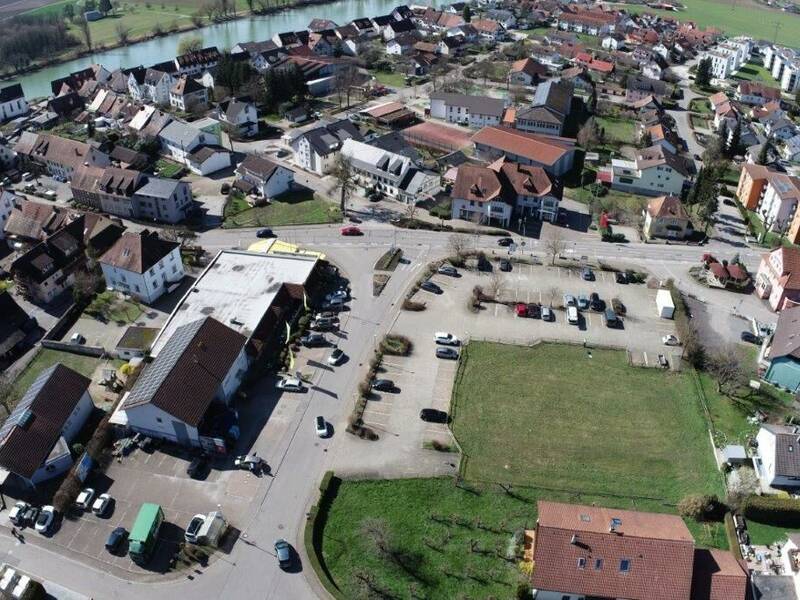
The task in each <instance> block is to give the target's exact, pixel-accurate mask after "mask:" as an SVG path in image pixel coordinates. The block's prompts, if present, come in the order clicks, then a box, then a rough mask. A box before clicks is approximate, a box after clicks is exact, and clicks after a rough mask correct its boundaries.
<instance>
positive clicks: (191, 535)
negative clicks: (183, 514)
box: [183, 515, 206, 544]
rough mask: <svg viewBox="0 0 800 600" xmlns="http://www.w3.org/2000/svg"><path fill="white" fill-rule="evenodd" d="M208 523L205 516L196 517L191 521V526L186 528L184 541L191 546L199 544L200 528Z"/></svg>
mask: <svg viewBox="0 0 800 600" xmlns="http://www.w3.org/2000/svg"><path fill="white" fill-rule="evenodd" d="M205 522H206V517H205V515H195V516H193V517H192V520H191V521H189V525H188V526H187V527H186V531H184V532H183V539H185V540H186V541H187V542H189V543H190V544H196V543H197V534H198V533H199V532H200V528H201V527H202V526H203V524H204V523H205Z"/></svg>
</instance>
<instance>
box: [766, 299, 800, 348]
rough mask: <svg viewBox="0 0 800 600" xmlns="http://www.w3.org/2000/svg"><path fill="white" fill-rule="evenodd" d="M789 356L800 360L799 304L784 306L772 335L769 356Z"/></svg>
mask: <svg viewBox="0 0 800 600" xmlns="http://www.w3.org/2000/svg"><path fill="white" fill-rule="evenodd" d="M782 356H791V357H792V358H796V359H798V360H800V306H793V307H791V308H784V309H783V310H782V311H781V316H780V317H778V324H777V326H776V327H775V335H774V336H772V344H771V346H770V351H769V357H770V358H771V359H774V358H780V357H782Z"/></svg>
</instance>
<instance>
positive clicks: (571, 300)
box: [564, 294, 578, 307]
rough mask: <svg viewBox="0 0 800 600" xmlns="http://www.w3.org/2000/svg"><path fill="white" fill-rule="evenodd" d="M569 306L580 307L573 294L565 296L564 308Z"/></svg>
mask: <svg viewBox="0 0 800 600" xmlns="http://www.w3.org/2000/svg"><path fill="white" fill-rule="evenodd" d="M568 306H578V301H577V300H575V296H573V295H572V294H564V307H568Z"/></svg>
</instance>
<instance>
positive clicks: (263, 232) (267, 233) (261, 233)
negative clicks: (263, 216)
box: [256, 227, 275, 239]
mask: <svg viewBox="0 0 800 600" xmlns="http://www.w3.org/2000/svg"><path fill="white" fill-rule="evenodd" d="M256 237H257V238H262V239H267V238H274V237H275V234H274V233H273V232H272V229H269V228H266V227H265V228H264V229H259V230H258V231H256Z"/></svg>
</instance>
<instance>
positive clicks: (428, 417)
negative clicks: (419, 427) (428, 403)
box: [419, 408, 449, 423]
mask: <svg viewBox="0 0 800 600" xmlns="http://www.w3.org/2000/svg"><path fill="white" fill-rule="evenodd" d="M419 418H420V419H422V420H423V421H427V422H428V423H447V422H448V420H449V419H448V417H447V413H446V412H444V411H443V410H436V409H435V408H423V409H422V410H421V411H419Z"/></svg>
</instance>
